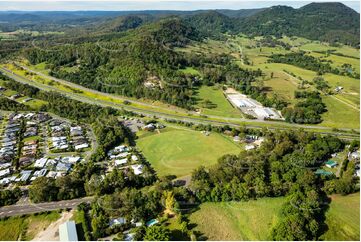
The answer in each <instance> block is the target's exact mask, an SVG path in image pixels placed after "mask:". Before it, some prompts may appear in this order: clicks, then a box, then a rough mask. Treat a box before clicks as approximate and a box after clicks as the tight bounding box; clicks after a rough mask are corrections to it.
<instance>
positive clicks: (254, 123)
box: [0, 67, 359, 139]
mask: <svg viewBox="0 0 361 242" xmlns="http://www.w3.org/2000/svg"><path fill="white" fill-rule="evenodd" d="M26 70H27V71H32V70H31V69H28V68H26ZM0 71H1V72H3V73H4V74H5V75H7V76H8V77H10V78H11V79H13V80H15V81H17V82H20V83H23V84H28V85H32V86H34V87H37V88H39V89H42V90H44V91H55V92H58V93H61V94H63V95H65V96H67V97H69V98H72V99H75V100H78V101H81V102H85V103H89V104H95V105H99V106H103V107H113V108H116V109H124V110H128V111H132V112H134V113H137V114H142V115H145V116H150V117H158V118H163V119H164V118H166V119H175V120H180V121H184V122H192V123H196V124H206V125H207V124H212V125H218V126H224V125H229V126H231V127H239V126H240V125H246V127H249V128H258V129H260V128H264V127H267V128H269V129H282V130H286V129H300V128H303V129H305V130H306V129H309V130H310V131H317V132H319V133H321V134H330V135H336V136H342V137H344V138H347V139H354V138H359V134H354V133H350V132H349V131H351V129H342V130H340V131H337V132H336V131H333V130H332V128H329V127H323V126H315V125H300V124H290V123H285V122H276V121H265V120H248V119H241V118H239V119H235V118H225V117H218V116H207V117H209V118H202V117H195V116H194V115H193V114H188V116H187V114H186V113H184V114H183V115H181V114H172V113H166V112H162V111H161V110H162V109H164V108H163V107H159V111H158V110H157V111H151V110H149V109H145V108H138V107H134V106H131V105H125V104H121V103H115V102H111V101H105V100H100V99H97V98H92V97H87V96H85V95H82V94H79V93H73V92H70V91H64V90H60V89H59V88H56V87H54V86H50V85H46V84H42V83H39V82H36V81H32V80H29V79H27V78H25V77H23V76H20V75H17V74H16V73H13V72H12V71H11V70H8V69H6V68H4V67H1V68H0ZM32 72H34V73H36V74H39V75H40V76H42V77H46V78H50V79H52V80H54V81H57V82H60V83H61V84H63V85H68V86H70V87H73V88H81V90H86V91H88V92H92V93H94V94H98V95H99V94H101V95H106V96H108V97H112V98H115V99H121V100H124V99H122V98H121V97H118V96H115V95H111V94H105V93H102V92H98V91H96V90H92V89H88V88H85V87H81V86H79V85H77V84H74V83H71V82H67V81H64V80H60V79H57V78H54V77H51V76H47V75H45V74H43V73H40V72H36V71H32ZM128 101H130V102H131V103H134V101H133V100H128ZM136 103H137V104H141V105H144V104H145V103H143V102H136ZM144 106H149V107H152V108H157V107H156V106H154V105H151V104H147V105H144ZM171 111H174V110H171ZM210 118H213V119H210ZM214 119H217V120H214Z"/></svg>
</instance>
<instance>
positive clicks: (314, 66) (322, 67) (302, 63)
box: [268, 52, 360, 79]
mask: <svg viewBox="0 0 361 242" xmlns="http://www.w3.org/2000/svg"><path fill="white" fill-rule="evenodd" d="M268 61H269V62H274V63H285V64H290V65H294V66H298V67H301V68H304V69H307V70H311V71H315V72H317V74H318V75H323V74H325V73H333V74H336V75H344V76H349V77H352V78H356V79H359V78H360V74H359V73H357V72H356V71H355V70H354V68H352V66H351V65H350V64H343V65H342V66H341V68H340V69H339V68H333V67H332V66H331V65H330V63H332V61H331V60H322V59H320V58H316V57H313V56H310V55H307V54H306V53H305V52H292V53H287V54H284V55H283V54H273V55H271V56H270V59H269V60H268Z"/></svg>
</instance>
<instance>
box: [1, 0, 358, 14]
mask: <svg viewBox="0 0 361 242" xmlns="http://www.w3.org/2000/svg"><path fill="white" fill-rule="evenodd" d="M311 2H315V1H260V0H255V1H249V0H225V1H209V0H198V1H196V0H173V1H166V0H147V1H146V0H133V1H129V0H127V1H122V0H118V1H115V0H110V1H109V0H108V1H94V0H93V1H84V0H77V1H69V0H62V1H53V0H52V1H50V0H43V1H31V0H20V1H19V0H15V1H14V0H13V1H8V0H7V1H4V0H0V11H95V10H98V11H139V10H181V11H188V10H205V9H252V8H253V9H254V8H265V7H271V6H275V5H287V6H290V7H293V8H299V7H302V6H304V5H306V4H309V3H311ZM316 2H342V3H343V4H345V5H347V6H349V7H351V8H352V9H354V10H356V11H357V12H360V2H359V1H334V0H333V1H332V0H331V1H330V0H321V1H320V0H319V1H316Z"/></svg>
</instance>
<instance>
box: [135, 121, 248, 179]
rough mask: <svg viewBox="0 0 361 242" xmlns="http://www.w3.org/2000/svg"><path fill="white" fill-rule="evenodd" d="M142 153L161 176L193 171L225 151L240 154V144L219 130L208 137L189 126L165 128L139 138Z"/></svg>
mask: <svg viewBox="0 0 361 242" xmlns="http://www.w3.org/2000/svg"><path fill="white" fill-rule="evenodd" d="M137 146H138V147H139V148H140V150H141V151H142V152H143V154H144V156H145V157H146V158H147V160H148V161H149V162H150V163H151V164H152V167H153V168H154V169H155V170H156V171H157V173H158V175H160V176H164V175H176V176H178V177H180V176H185V175H189V174H191V172H192V171H193V170H194V169H195V168H197V167H199V166H201V165H204V166H210V165H213V164H215V163H216V162H217V159H218V158H220V157H221V156H222V155H225V154H237V153H238V152H240V150H241V147H240V146H239V145H237V144H235V143H234V142H233V141H232V140H230V139H229V138H228V137H225V136H222V135H220V134H217V133H211V134H210V135H209V136H206V135H205V134H203V133H201V132H199V131H193V130H188V129H173V128H166V129H164V130H161V131H160V133H158V132H157V131H155V132H153V133H146V134H144V135H142V136H140V138H139V139H138V140H137Z"/></svg>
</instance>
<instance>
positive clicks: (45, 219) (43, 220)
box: [0, 211, 60, 241]
mask: <svg viewBox="0 0 361 242" xmlns="http://www.w3.org/2000/svg"><path fill="white" fill-rule="evenodd" d="M59 218H60V215H59V213H58V212H57V211H53V212H49V213H44V214H39V215H28V216H23V217H18V216H17V217H11V218H8V219H6V220H5V219H2V220H0V240H2V241H4V240H31V239H33V238H34V237H35V236H36V235H37V234H38V233H39V232H40V231H42V230H45V229H46V228H47V227H48V226H49V224H51V223H52V222H54V221H56V220H58V219H59Z"/></svg>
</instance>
